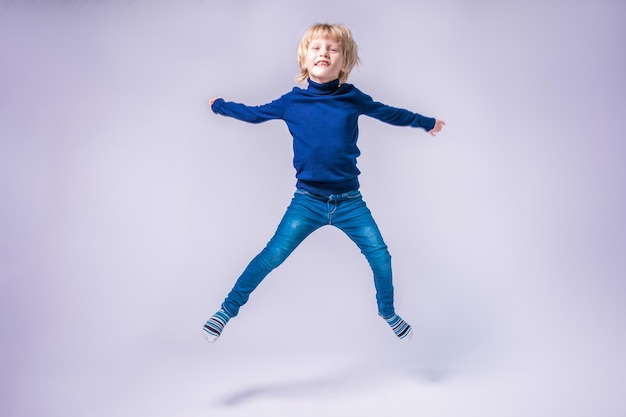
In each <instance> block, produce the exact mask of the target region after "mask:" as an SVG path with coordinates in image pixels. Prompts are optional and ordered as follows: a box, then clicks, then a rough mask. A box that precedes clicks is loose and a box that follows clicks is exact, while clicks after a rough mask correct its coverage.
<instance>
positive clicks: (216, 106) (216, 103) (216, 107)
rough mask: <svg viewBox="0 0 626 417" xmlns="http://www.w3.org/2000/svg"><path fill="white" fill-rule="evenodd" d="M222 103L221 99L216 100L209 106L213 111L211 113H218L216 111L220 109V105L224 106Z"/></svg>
mask: <svg viewBox="0 0 626 417" xmlns="http://www.w3.org/2000/svg"><path fill="white" fill-rule="evenodd" d="M224 102H225V101H224V99H223V98H218V99H216V100H215V101H214V102H213V104H212V105H211V110H213V113H218V110H219V109H220V107H222V104H224Z"/></svg>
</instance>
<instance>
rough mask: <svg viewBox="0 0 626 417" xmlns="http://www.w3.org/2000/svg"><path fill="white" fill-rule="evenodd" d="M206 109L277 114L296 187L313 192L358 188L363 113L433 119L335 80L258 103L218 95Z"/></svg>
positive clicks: (424, 122)
mask: <svg viewBox="0 0 626 417" xmlns="http://www.w3.org/2000/svg"><path fill="white" fill-rule="evenodd" d="M212 110H213V111H214V112H215V113H217V114H221V115H224V116H230V117H234V118H236V119H239V120H243V121H246V122H250V123H261V122H265V121H268V120H273V119H282V120H284V121H285V123H287V127H288V128H289V131H290V132H291V135H292V136H293V152H294V158H293V166H294V167H295V169H296V178H297V179H298V182H297V185H296V186H297V187H299V188H303V189H305V190H307V191H309V192H312V193H316V194H342V193H345V192H348V191H354V190H357V189H358V188H359V181H358V176H359V174H360V171H359V169H358V168H357V166H356V159H357V157H358V156H359V155H360V151H359V148H358V147H357V138H358V124H357V121H358V118H359V116H360V115H362V114H364V115H366V116H370V117H373V118H375V119H378V120H380V121H383V122H386V123H389V124H392V125H396V126H412V127H420V128H422V129H425V130H426V131H428V130H431V129H432V128H433V127H435V119H433V118H429V117H424V116H421V115H419V114H417V113H413V112H410V111H408V110H405V109H400V108H396V107H391V106H388V105H386V104H383V103H379V102H376V101H374V100H373V99H372V98H371V97H370V96H368V95H366V94H364V93H363V92H361V91H360V90H359V89H358V88H356V87H355V86H353V85H352V84H342V85H341V86H340V85H339V80H335V81H333V82H330V83H327V84H318V83H315V82H313V81H311V80H309V86H308V88H307V89H306V90H305V89H302V88H298V87H294V88H293V90H292V91H290V92H288V93H287V94H285V95H283V96H282V97H280V98H278V99H276V100H274V101H272V102H271V103H268V104H264V105H262V106H254V107H253V106H246V105H244V104H240V103H233V102H226V101H224V100H223V99H218V100H216V101H215V102H214V103H213V106H212Z"/></svg>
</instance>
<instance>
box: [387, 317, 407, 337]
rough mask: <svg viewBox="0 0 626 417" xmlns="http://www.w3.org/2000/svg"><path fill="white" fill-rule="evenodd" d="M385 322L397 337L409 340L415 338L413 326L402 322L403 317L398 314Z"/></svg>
mask: <svg viewBox="0 0 626 417" xmlns="http://www.w3.org/2000/svg"><path fill="white" fill-rule="evenodd" d="M385 321H386V322H387V324H388V325H389V326H390V327H391V329H392V330H393V332H394V333H395V335H396V336H398V337H399V338H400V339H406V340H409V339H410V338H411V336H413V329H412V328H411V325H410V324H409V323H407V322H406V321H404V320H402V317H400V316H398V315H397V314H394V315H393V316H391V317H389V318H388V319H385Z"/></svg>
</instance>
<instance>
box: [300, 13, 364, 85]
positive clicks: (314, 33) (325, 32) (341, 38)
mask: <svg viewBox="0 0 626 417" xmlns="http://www.w3.org/2000/svg"><path fill="white" fill-rule="evenodd" d="M319 38H327V39H332V40H333V41H335V42H338V43H339V44H340V45H341V50H342V54H343V69H342V70H341V71H340V72H339V83H340V84H343V83H345V82H346V80H347V79H348V75H350V71H352V69H353V68H354V67H355V66H356V65H359V63H360V60H359V54H358V51H357V46H356V42H354V39H353V38H352V32H350V29H348V28H347V27H345V26H343V25H330V24H326V23H318V24H315V25H313V26H311V27H310V28H309V30H307V31H306V33H305V34H304V35H303V36H302V39H301V40H300V45H298V64H299V65H300V74H299V75H298V76H297V77H296V81H297V82H302V81H305V80H306V79H307V78H309V71H308V70H307V69H306V65H305V59H306V54H307V50H308V49H309V45H310V44H311V42H312V41H313V40H314V39H319Z"/></svg>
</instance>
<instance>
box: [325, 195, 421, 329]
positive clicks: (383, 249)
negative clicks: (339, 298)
mask: <svg viewBox="0 0 626 417" xmlns="http://www.w3.org/2000/svg"><path fill="white" fill-rule="evenodd" d="M333 225H335V226H337V227H338V228H339V229H341V230H342V231H343V232H344V233H346V234H347V235H348V237H350V239H351V240H352V241H353V242H354V243H355V244H356V245H357V246H358V247H359V249H360V250H361V253H362V254H363V255H364V256H365V258H366V259H367V261H368V263H369V265H370V267H371V268H372V273H373V275H374V286H375V288H376V302H377V304H378V314H379V315H380V316H381V317H382V318H383V319H385V320H386V321H387V323H388V324H389V325H390V326H391V328H392V329H393V330H394V333H395V334H396V335H397V336H398V337H399V338H401V339H404V338H405V337H407V336H410V334H411V326H410V325H409V324H408V323H406V322H405V321H404V320H402V318H401V317H400V316H398V315H397V314H396V312H395V309H394V288H393V280H392V269H391V255H390V254H389V251H388V249H387V245H386V244H385V242H384V240H383V237H382V235H381V233H380V230H379V228H378V225H377V224H376V221H375V220H374V218H373V216H372V213H371V212H370V210H369V208H367V206H366V204H365V202H364V201H363V199H362V198H361V196H360V193H359V194H358V195H357V197H356V198H351V199H348V200H345V201H340V202H338V205H337V209H336V211H335V213H334V214H333Z"/></svg>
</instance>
